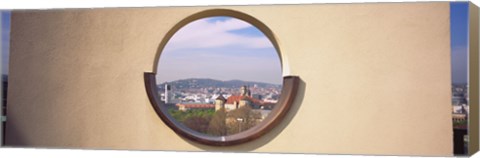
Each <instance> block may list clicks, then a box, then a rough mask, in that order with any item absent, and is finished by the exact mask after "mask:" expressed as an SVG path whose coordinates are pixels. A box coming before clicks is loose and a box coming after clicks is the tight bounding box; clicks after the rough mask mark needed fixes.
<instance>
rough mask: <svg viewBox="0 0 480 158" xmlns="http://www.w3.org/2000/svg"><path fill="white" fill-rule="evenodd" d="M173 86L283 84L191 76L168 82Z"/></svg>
mask: <svg viewBox="0 0 480 158" xmlns="http://www.w3.org/2000/svg"><path fill="white" fill-rule="evenodd" d="M168 84H170V85H171V86H172V87H174V88H176V89H184V88H208V87H216V88H238V87H241V86H243V85H247V86H250V87H253V86H254V85H256V86H257V87H259V88H279V87H281V85H277V84H271V83H263V82H252V81H242V80H230V81H221V80H214V79H206V78H190V79H182V80H176V81H171V82H168ZM158 86H159V87H160V88H163V87H164V86H165V83H162V84H159V85H158Z"/></svg>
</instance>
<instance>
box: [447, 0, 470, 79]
mask: <svg viewBox="0 0 480 158" xmlns="http://www.w3.org/2000/svg"><path fill="white" fill-rule="evenodd" d="M450 29H451V31H450V36H451V37H450V38H451V40H450V42H451V49H452V82H453V83H467V78H468V76H467V73H468V72H467V71H468V62H467V60H468V2H451V3H450Z"/></svg>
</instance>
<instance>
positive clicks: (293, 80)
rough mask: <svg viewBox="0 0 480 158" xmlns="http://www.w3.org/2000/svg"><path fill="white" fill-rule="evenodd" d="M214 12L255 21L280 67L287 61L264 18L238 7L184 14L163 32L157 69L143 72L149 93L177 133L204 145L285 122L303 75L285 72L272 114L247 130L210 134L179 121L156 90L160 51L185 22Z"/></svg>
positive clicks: (250, 136) (247, 136)
mask: <svg viewBox="0 0 480 158" xmlns="http://www.w3.org/2000/svg"><path fill="white" fill-rule="evenodd" d="M214 16H228V17H233V18H237V19H240V20H243V21H246V22H248V23H250V24H252V25H253V26H255V27H257V28H258V29H259V30H260V31H262V32H263V34H264V35H265V36H266V37H267V38H268V39H269V40H270V42H272V44H273V46H274V48H275V50H276V51H277V54H278V56H279V58H280V63H281V67H282V69H283V66H284V65H283V64H282V56H281V52H280V49H279V47H278V43H277V41H276V40H275V36H274V34H273V32H272V31H271V30H270V29H269V28H268V27H267V26H266V25H265V24H264V23H262V22H261V21H259V20H257V19H256V18H254V17H252V16H250V15H247V14H245V13H242V12H239V11H235V10H229V9H211V10H205V11H201V12H198V13H195V14H193V15H190V16H188V17H186V18H184V19H183V20H181V21H180V22H178V23H177V24H176V25H175V26H174V27H173V28H171V29H170V30H169V31H168V32H167V34H166V35H165V36H164V38H163V39H162V41H161V43H160V45H159V47H158V49H157V54H156V56H155V61H154V68H153V70H154V71H153V72H145V73H144V82H145V88H146V91H147V95H148V98H149V100H150V102H151V104H152V106H153V109H154V110H155V112H156V113H157V115H158V116H159V117H160V119H161V120H162V121H163V122H164V123H165V124H166V125H167V126H168V127H170V128H171V129H172V130H173V131H174V132H175V133H177V134H178V135H180V136H182V137H184V138H187V139H189V140H192V141H195V142H198V143H201V144H205V145H211V146H231V145H237V144H241V143H245V142H249V141H252V140H255V139H257V138H259V137H261V136H263V135H265V134H266V133H268V132H269V131H271V130H272V129H273V128H274V127H275V126H277V125H278V124H279V123H280V122H282V120H283V119H284V117H285V116H286V115H287V113H288V111H289V110H290V108H291V106H292V104H293V102H294V100H295V97H296V95H297V91H298V87H299V82H300V78H299V77H298V76H284V77H283V87H282V91H281V94H280V98H279V99H278V102H277V103H276V105H275V107H274V108H273V109H272V111H271V112H270V114H269V115H268V116H267V117H266V118H265V119H264V120H263V121H262V122H260V123H259V124H257V125H256V126H254V127H252V128H250V129H248V130H245V131H242V132H240V133H236V134H232V135H226V136H211V135H207V134H203V133H200V132H197V131H194V130H192V129H190V128H188V127H186V126H185V125H183V124H182V123H180V122H178V121H176V120H175V119H174V118H173V117H172V116H171V115H170V114H168V109H167V107H166V106H163V105H164V103H162V102H161V100H160V96H159V95H158V94H157V90H158V89H157V88H158V87H157V83H156V73H155V72H157V66H158V62H159V61H160V56H161V53H162V51H163V49H164V48H165V46H166V44H167V43H168V41H169V40H170V39H171V37H172V36H173V35H174V34H175V33H176V32H177V31H178V30H180V29H181V28H182V27H183V26H185V25H187V24H189V23H190V22H193V21H195V20H198V19H202V18H208V17H214Z"/></svg>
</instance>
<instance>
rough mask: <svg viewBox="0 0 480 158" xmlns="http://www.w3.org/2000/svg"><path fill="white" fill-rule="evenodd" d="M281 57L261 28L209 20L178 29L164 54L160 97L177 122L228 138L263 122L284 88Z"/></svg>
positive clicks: (234, 21)
mask: <svg viewBox="0 0 480 158" xmlns="http://www.w3.org/2000/svg"><path fill="white" fill-rule="evenodd" d="M281 72H282V71H281V63H280V57H279V55H278V53H277V52H276V50H275V48H274V46H273V44H272V43H271V41H270V40H269V39H268V38H267V37H266V36H265V35H264V34H263V33H262V32H261V31H260V30H259V29H257V28H256V27H255V26H253V25H251V24H250V23H248V22H245V21H242V20H239V19H236V18H232V17H209V18H203V19H199V20H196V21H193V22H191V23H189V24H187V25H185V26H184V27H182V28H181V29H180V30H178V31H177V32H176V33H175V34H174V35H173V36H172V38H171V39H170V40H169V41H168V43H167V44H166V46H165V48H164V49H163V51H162V52H161V55H160V60H159V63H158V69H157V77H156V80H157V84H158V85H157V86H158V95H160V98H161V101H162V102H163V103H164V104H161V105H160V106H167V107H168V114H170V115H171V116H172V117H173V118H174V119H175V120H176V121H178V122H180V123H182V124H183V125H185V126H186V127H188V128H190V129H192V130H195V131H197V132H200V133H203V134H207V135H211V136H227V135H232V134H236V133H240V132H242V131H245V130H248V129H249V128H251V127H254V126H256V125H257V124H259V123H260V122H262V121H263V120H264V119H265V118H266V117H267V116H268V115H269V114H270V112H271V110H272V109H273V108H274V107H275V105H276V103H277V101H278V99H279V97H280V91H281V89H282V74H281Z"/></svg>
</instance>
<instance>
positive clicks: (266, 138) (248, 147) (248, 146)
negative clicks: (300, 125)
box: [180, 78, 306, 152]
mask: <svg viewBox="0 0 480 158" xmlns="http://www.w3.org/2000/svg"><path fill="white" fill-rule="evenodd" d="M305 89H306V83H305V82H304V81H303V80H302V79H301V78H300V83H299V87H298V91H297V96H296V97H295V101H294V102H293V105H292V107H290V110H289V111H288V113H287V115H286V116H285V117H284V118H283V120H282V121H281V123H280V124H278V125H277V126H275V127H274V128H273V129H272V130H271V131H270V132H267V133H266V134H265V135H263V136H261V137H259V138H258V139H255V140H252V141H250V142H247V143H243V144H239V145H233V146H225V147H217V146H208V145H204V144H200V143H197V142H194V141H191V140H189V139H187V138H183V137H180V138H182V139H183V140H185V141H186V142H188V143H189V144H191V145H193V146H195V147H197V148H199V149H202V150H206V151H230V152H231V151H237V152H247V151H252V150H256V149H257V148H260V147H262V146H264V145H266V144H268V143H269V142H270V141H272V140H273V139H275V137H277V136H278V135H279V134H280V133H281V132H282V131H283V130H284V129H285V128H286V127H287V126H288V125H289V124H290V122H291V121H292V119H293V118H294V117H295V115H296V114H297V112H298V110H299V109H300V106H301V105H302V102H303V97H304V96H305Z"/></svg>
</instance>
